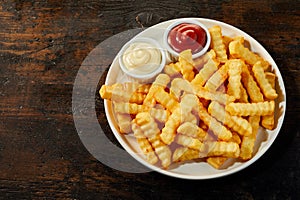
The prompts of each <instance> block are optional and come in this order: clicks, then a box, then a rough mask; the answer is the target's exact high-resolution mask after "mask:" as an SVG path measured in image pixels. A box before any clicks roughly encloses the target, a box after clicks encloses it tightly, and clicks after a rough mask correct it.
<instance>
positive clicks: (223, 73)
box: [204, 64, 228, 91]
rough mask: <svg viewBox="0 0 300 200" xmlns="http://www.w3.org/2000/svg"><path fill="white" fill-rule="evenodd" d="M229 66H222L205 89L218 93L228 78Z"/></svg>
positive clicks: (209, 80)
mask: <svg viewBox="0 0 300 200" xmlns="http://www.w3.org/2000/svg"><path fill="white" fill-rule="evenodd" d="M227 71H228V65H227V64H224V65H222V66H221V67H220V68H219V69H218V70H217V71H216V72H215V73H214V74H213V75H212V76H211V77H210V78H209V79H208V81H207V82H206V84H205V86H204V88H205V89H207V90H208V91H216V90H217V89H218V88H219V87H220V86H221V85H222V84H224V81H225V80H226V79H227V77H228V73H227Z"/></svg>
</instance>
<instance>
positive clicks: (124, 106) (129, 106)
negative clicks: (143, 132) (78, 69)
mask: <svg viewBox="0 0 300 200" xmlns="http://www.w3.org/2000/svg"><path fill="white" fill-rule="evenodd" d="M148 109H149V108H148V107H147V106H144V105H139V104H136V103H126V102H125V103H124V102H114V111H115V112H116V113H123V114H133V115H134V114H137V113H140V112H144V111H148Z"/></svg>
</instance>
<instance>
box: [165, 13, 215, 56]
mask: <svg viewBox="0 0 300 200" xmlns="http://www.w3.org/2000/svg"><path fill="white" fill-rule="evenodd" d="M185 23H186V24H195V25H197V26H200V27H201V28H202V29H203V30H204V31H205V33H206V44H205V46H204V47H203V49H202V50H200V51H199V52H197V53H194V54H193V55H192V58H198V57H200V56H202V55H203V54H205V53H206V52H207V50H208V48H209V46H210V42H211V37H210V33H209V31H208V29H207V27H206V26H204V25H203V24H202V23H200V22H199V21H197V20H195V19H189V18H183V19H178V20H176V21H175V22H174V23H172V24H170V25H169V26H168V27H167V29H166V30H165V32H164V35H163V41H164V46H165V48H166V49H167V50H168V52H170V53H171V54H172V55H173V56H174V57H178V56H179V53H180V52H177V51H175V50H174V49H173V48H172V47H171V46H170V44H169V42H168V37H169V33H170V31H171V30H172V29H173V28H175V27H176V26H178V25H180V24H185Z"/></svg>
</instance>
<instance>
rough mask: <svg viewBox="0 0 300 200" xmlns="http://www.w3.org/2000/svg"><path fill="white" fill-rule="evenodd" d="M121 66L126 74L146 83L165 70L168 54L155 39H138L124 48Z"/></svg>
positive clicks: (120, 54)
mask: <svg viewBox="0 0 300 200" xmlns="http://www.w3.org/2000/svg"><path fill="white" fill-rule="evenodd" d="M119 64H120V68H121V69H122V71H123V72H124V73H125V74H127V75H128V76H130V77H132V78H135V79H137V80H138V81H140V82H146V81H148V80H150V79H152V78H154V77H155V76H156V75H157V74H159V73H160V72H161V71H162V70H163V68H164V66H165V64H166V52H165V50H164V49H163V48H162V47H161V45H160V44H159V43H158V42H157V41H155V40H154V39H152V38H146V37H137V38H134V39H132V40H130V41H129V42H127V43H126V44H125V45H124V46H123V47H122V49H121V50H120V52H119Z"/></svg>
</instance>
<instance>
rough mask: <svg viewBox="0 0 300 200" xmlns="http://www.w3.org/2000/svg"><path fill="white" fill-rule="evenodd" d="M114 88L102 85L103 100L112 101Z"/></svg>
mask: <svg viewBox="0 0 300 200" xmlns="http://www.w3.org/2000/svg"><path fill="white" fill-rule="evenodd" d="M113 87H114V85H102V86H101V88H100V90H99V94H100V96H101V98H102V99H108V100H110V99H111V96H112V91H113Z"/></svg>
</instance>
